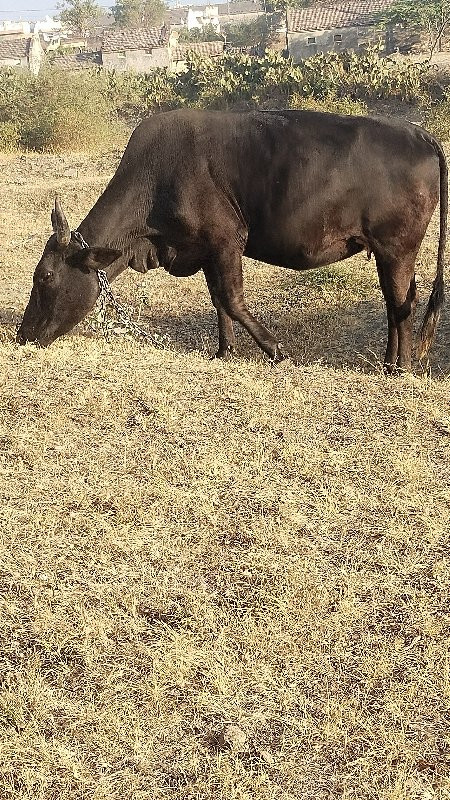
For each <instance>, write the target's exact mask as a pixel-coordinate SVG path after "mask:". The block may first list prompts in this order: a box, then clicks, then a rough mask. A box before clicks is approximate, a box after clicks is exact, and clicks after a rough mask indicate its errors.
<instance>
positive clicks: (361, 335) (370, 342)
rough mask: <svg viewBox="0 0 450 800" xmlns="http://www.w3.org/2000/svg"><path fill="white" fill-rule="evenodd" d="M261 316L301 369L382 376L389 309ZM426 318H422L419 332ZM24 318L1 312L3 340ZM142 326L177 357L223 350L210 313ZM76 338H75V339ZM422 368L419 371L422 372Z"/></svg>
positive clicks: (367, 306)
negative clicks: (310, 366) (316, 365)
mask: <svg viewBox="0 0 450 800" xmlns="http://www.w3.org/2000/svg"><path fill="white" fill-rule="evenodd" d="M256 316H257V317H258V319H259V320H260V321H261V322H262V323H263V324H265V325H266V326H267V327H268V328H269V329H270V330H271V331H272V332H273V333H274V335H275V336H276V337H277V338H278V339H279V341H281V342H282V343H283V345H284V348H285V350H286V351H287V352H288V353H289V355H290V356H291V358H292V359H293V360H294V362H295V363H298V364H301V365H307V364H311V363H314V362H317V361H322V362H323V363H324V364H327V365H329V366H331V367H334V368H342V367H347V368H353V369H354V368H357V369H361V370H363V371H364V372H377V371H381V369H382V363H383V356H384V349H385V346H386V338H387V323H386V315H385V310H384V306H383V304H382V303H381V302H380V303H376V302H372V301H359V302H355V303H353V304H352V305H348V306H345V307H343V306H340V305H339V304H337V303H336V304H335V305H329V307H328V308H327V309H326V311H324V310H323V309H320V310H314V309H304V310H302V309H299V308H294V309H292V310H291V309H289V310H287V309H285V308H282V309H280V308H275V309H273V310H271V309H267V308H266V309H265V310H262V309H261V308H260V309H259V310H256ZM421 316H422V313H419V314H418V315H417V318H416V328H417V327H418V325H419V324H420V321H421ZM21 320H22V315H21V314H19V313H18V312H17V311H16V310H15V309H13V308H4V309H0V333H1V338H2V340H3V341H7V340H11V341H14V340H15V334H16V330H17V328H18V326H19V324H20V322H21ZM140 323H141V325H142V327H143V328H144V329H145V330H149V332H151V333H155V334H158V335H159V336H162V337H167V341H168V346H169V347H170V349H172V350H175V351H176V352H182V353H189V352H192V351H201V352H202V353H204V354H205V356H207V357H209V356H213V355H214V353H215V352H216V350H217V345H218V330H217V316H216V313H215V311H214V309H213V308H211V310H210V311H207V310H204V309H202V310H192V311H183V312H182V313H179V312H177V311H176V310H175V311H174V310H171V311H167V312H164V313H155V312H152V311H151V309H150V308H148V307H144V309H143V313H142V314H141V317H140ZM234 327H235V331H236V338H237V348H236V353H237V356H238V357H240V358H247V359H251V360H255V359H256V360H264V359H266V356H265V355H264V354H263V353H262V352H261V351H260V349H259V348H258V346H257V345H256V343H255V342H254V341H253V339H252V338H251V337H250V335H249V334H248V333H247V332H246V331H245V330H243V329H242V328H241V327H240V325H238V324H236V323H235V325H234ZM69 335H70V334H69ZM72 335H77V336H82V337H84V338H92V337H96V336H99V335H101V334H98V333H94V332H93V331H92V330H90V329H89V327H88V325H87V324H86V323H83V324H82V325H80V326H78V327H77V328H76V329H75V330H74V332H73V334H72ZM431 364H432V373H433V376H434V377H435V378H439V377H440V376H448V375H449V374H450V319H442V320H441V322H440V324H439V326H438V330H437V335H436V340H435V344H434V346H433V348H432V351H431ZM420 371H421V370H420V367H419V365H417V372H420Z"/></svg>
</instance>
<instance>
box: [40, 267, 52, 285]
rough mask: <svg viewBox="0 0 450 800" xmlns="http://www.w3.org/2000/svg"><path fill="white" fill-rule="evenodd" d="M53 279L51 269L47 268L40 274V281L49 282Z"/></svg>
mask: <svg viewBox="0 0 450 800" xmlns="http://www.w3.org/2000/svg"><path fill="white" fill-rule="evenodd" d="M52 280H53V272H52V270H51V269H49V270H47V272H44V273H43V274H42V275H41V283H50V281H52Z"/></svg>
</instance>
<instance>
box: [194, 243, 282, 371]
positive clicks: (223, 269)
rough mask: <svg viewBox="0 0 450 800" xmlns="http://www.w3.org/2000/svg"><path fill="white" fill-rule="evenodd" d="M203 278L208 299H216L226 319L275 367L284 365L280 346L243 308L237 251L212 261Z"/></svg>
mask: <svg viewBox="0 0 450 800" xmlns="http://www.w3.org/2000/svg"><path fill="white" fill-rule="evenodd" d="M205 275H207V278H206V280H207V282H208V286H209V287H210V293H211V297H212V298H213V295H214V296H215V297H216V299H217V302H218V304H219V306H221V307H222V310H224V311H225V315H226V316H228V317H229V318H231V320H235V321H236V322H239V323H240V324H241V325H242V326H243V327H244V328H245V329H246V330H247V331H248V332H249V334H250V335H251V336H252V337H253V338H254V340H255V341H256V342H257V344H258V345H259V346H260V348H261V349H262V350H264V352H265V353H267V355H268V356H270V358H271V359H272V361H273V362H274V363H275V364H276V363H278V362H279V361H283V359H284V358H286V355H285V354H284V353H283V349H282V345H281V343H280V342H278V341H277V339H275V337H274V335H273V334H272V333H271V332H270V331H269V330H268V329H267V328H266V327H264V325H262V324H261V323H260V322H258V320H257V319H255V317H254V316H253V314H251V313H250V311H249V310H248V308H247V306H246V304H245V300H244V288H243V278H242V256H241V254H240V253H239V252H236V251H228V252H227V251H222V252H221V253H220V255H217V256H216V257H215V258H214V260H212V261H211V267H208V270H205ZM213 303H214V299H213ZM217 308H218V307H217ZM219 331H220V317H219Z"/></svg>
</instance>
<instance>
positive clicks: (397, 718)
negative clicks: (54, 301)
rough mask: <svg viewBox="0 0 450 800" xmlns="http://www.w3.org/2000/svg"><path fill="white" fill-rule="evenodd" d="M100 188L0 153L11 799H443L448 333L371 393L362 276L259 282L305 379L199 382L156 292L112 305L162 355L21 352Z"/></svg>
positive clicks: (1, 742)
mask: <svg viewBox="0 0 450 800" xmlns="http://www.w3.org/2000/svg"><path fill="white" fill-rule="evenodd" d="M114 164H115V160H114V157H108V158H107V157H104V158H103V159H101V160H99V159H97V158H95V157H94V158H92V159H90V158H87V157H82V156H73V157H70V158H69V157H66V158H63V157H57V156H50V155H48V156H25V155H23V156H8V157H7V156H2V157H1V163H0V168H1V170H0V172H1V176H0V183H1V190H2V202H1V204H0V241H1V250H0V534H1V536H0V604H1V614H0V678H1V683H0V800H25V799H26V800H56V798H64V799H65V800H87V799H88V798H89V800H153V799H154V800H162V799H163V798H168V800H331V799H333V800H334V798H341V799H342V800H350V799H351V800H369V798H370V800H448V799H449V798H450V663H449V655H450V650H449V644H450V591H449V589H450V579H449V565H450V549H449V531H450V489H449V484H450V480H449V479H450V404H449V390H450V377H449V376H450V318H449V314H448V310H447V311H446V312H445V314H444V316H443V319H442V321H441V324H440V327H439V329H438V336H437V341H436V346H435V347H434V350H433V352H432V355H431V358H432V364H433V371H432V378H431V379H430V378H427V377H423V376H420V375H415V376H407V377H402V378H397V379H388V378H385V377H384V376H383V374H382V371H381V368H380V362H381V360H382V356H383V349H384V343H385V335H386V331H385V327H386V323H385V313H384V307H383V304H382V300H381V294H380V291H379V288H378V284H377V278H376V270H375V266H374V264H373V263H368V262H367V260H365V259H364V258H363V257H356V258H354V259H352V260H350V261H348V262H346V263H345V264H341V265H337V266H336V267H333V268H329V269H326V270H321V271H316V272H311V273H304V274H303V275H301V274H296V273H294V272H289V271H287V270H284V271H283V270H278V269H273V268H270V267H267V266H264V265H260V264H255V263H250V262H249V263H248V264H247V265H246V287H247V297H248V301H249V305H250V308H251V309H253V310H255V311H256V313H257V314H258V316H259V317H260V318H261V319H262V320H263V321H265V322H266V323H267V324H268V325H269V326H270V327H271V328H272V329H273V330H276V331H277V332H278V334H279V336H280V340H282V341H284V342H285V344H286V347H287V349H288V350H289V351H290V352H291V354H292V355H293V357H294V359H295V361H296V363H297V366H294V365H293V364H292V363H286V362H284V363H283V364H281V365H279V366H278V367H276V368H272V367H271V366H270V365H269V364H268V363H267V361H266V360H265V359H264V358H263V357H262V356H261V355H260V353H259V351H258V350H257V348H256V346H255V345H254V343H253V342H252V341H251V340H250V339H249V337H248V336H247V335H246V334H241V333H240V334H239V338H238V342H239V354H238V356H237V357H236V358H235V359H234V360H233V361H232V362H230V363H227V364H223V363H221V362H216V361H211V360H210V358H209V356H210V354H211V353H212V352H214V349H215V346H216V323H215V315H214V313H213V309H212V307H211V304H210V301H209V299H208V296H207V292H206V289H205V285H204V282H203V279H202V277H201V276H196V277H195V278H191V279H187V280H184V281H183V280H178V281H177V280H175V279H172V278H170V277H169V276H168V275H166V274H165V273H159V272H158V273H154V274H149V275H148V276H145V277H144V278H143V277H142V276H139V275H137V274H135V273H131V272H129V273H127V274H126V275H124V276H122V277H121V278H120V279H118V281H117V282H116V284H115V287H116V289H117V292H118V294H119V296H120V298H121V299H122V300H123V301H124V302H126V303H130V304H133V305H134V306H135V308H136V309H137V310H139V311H140V318H141V322H142V324H143V325H145V326H146V327H148V328H149V329H150V330H152V331H153V332H154V333H155V334H158V335H159V336H161V337H164V338H163V341H164V342H165V345H164V346H163V347H161V348H155V347H153V346H150V345H148V344H141V343H139V342H136V341H133V340H132V339H129V338H127V337H124V336H117V337H114V338H113V339H112V340H111V341H110V342H107V341H106V340H105V339H104V338H102V337H101V336H100V335H98V334H93V333H92V332H90V331H89V329H88V326H87V325H84V326H81V327H80V328H79V329H78V330H77V331H76V332H74V333H73V334H72V335H69V336H67V337H65V338H64V339H61V340H59V341H58V342H56V343H55V344H54V345H53V346H52V347H50V348H49V349H48V350H38V349H36V348H34V347H33V346H31V345H27V346H26V347H24V348H19V347H18V346H17V345H15V343H14V331H15V326H16V323H17V321H18V320H19V319H20V316H21V313H22V312H23V308H24V306H25V304H26V302H27V299H28V295H29V291H30V287H31V276H32V271H33V269H34V266H35V264H36V262H37V260H38V258H39V255H40V253H41V250H42V246H43V244H44V242H45V241H46V239H47V237H48V235H49V232H50V208H51V205H52V203H53V198H54V194H55V190H58V191H59V192H60V194H61V196H62V200H63V204H64V208H65V210H66V213H67V215H68V218H69V222H71V223H72V225H73V226H76V225H77V224H78V222H79V221H80V220H81V219H82V218H83V216H84V215H85V213H86V212H87V211H88V210H89V208H90V207H91V205H92V203H93V202H94V200H95V199H96V198H97V196H98V194H99V193H100V191H101V189H102V188H103V186H104V185H105V183H106V182H107V180H108V177H109V175H110V174H111V173H112V171H113V169H114ZM436 250H437V221H436V220H434V221H433V223H432V225H431V227H430V231H429V234H428V235H427V239H426V242H425V243H424V246H423V249H422V252H421V255H420V259H419V264H418V272H419V274H420V278H419V288H420V290H421V294H422V297H423V299H422V301H421V304H420V308H419V314H420V315H421V314H422V313H423V308H424V303H425V298H426V297H427V296H428V293H429V289H430V285H431V281H432V278H433V276H434V273H435V264H436ZM447 280H448V278H447Z"/></svg>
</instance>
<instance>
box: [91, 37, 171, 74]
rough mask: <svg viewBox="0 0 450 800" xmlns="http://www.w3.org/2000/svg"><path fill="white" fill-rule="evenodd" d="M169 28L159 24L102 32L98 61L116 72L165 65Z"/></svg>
mask: <svg viewBox="0 0 450 800" xmlns="http://www.w3.org/2000/svg"><path fill="white" fill-rule="evenodd" d="M168 42H169V32H168V29H167V28H166V26H163V27H162V28H136V29H131V28H118V29H115V30H113V29H111V30H107V31H105V32H104V36H103V42H102V63H103V66H104V67H105V68H106V69H115V70H117V71H118V72H125V71H128V70H132V71H134V72H150V71H151V70H152V69H156V68H157V67H168V66H169V49H168Z"/></svg>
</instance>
